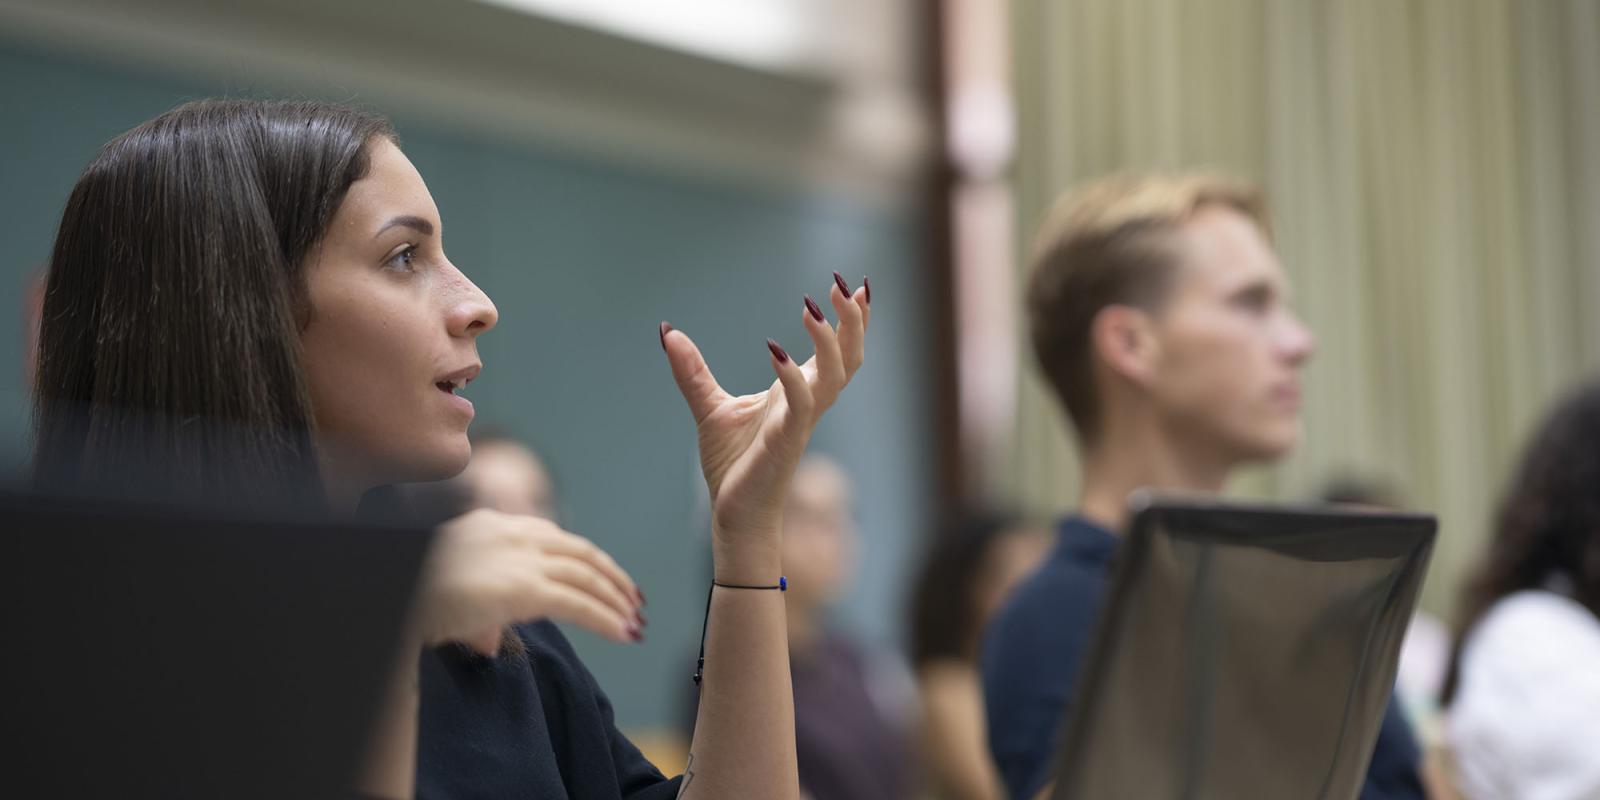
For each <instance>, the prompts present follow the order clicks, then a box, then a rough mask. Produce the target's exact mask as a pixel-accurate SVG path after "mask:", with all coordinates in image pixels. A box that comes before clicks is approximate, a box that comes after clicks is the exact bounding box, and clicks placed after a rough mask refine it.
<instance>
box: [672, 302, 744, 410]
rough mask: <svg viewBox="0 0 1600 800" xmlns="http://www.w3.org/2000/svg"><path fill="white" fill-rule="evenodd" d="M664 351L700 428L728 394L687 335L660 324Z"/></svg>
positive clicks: (673, 375)
mask: <svg viewBox="0 0 1600 800" xmlns="http://www.w3.org/2000/svg"><path fill="white" fill-rule="evenodd" d="M661 349H663V350H665V351H666V352H667V363H668V364H670V365H671V367H672V379H673V380H675V381H677V382H678V391H679V392H681V393H682V394H683V399H684V401H685V402H687V403H688V404H689V413H690V414H693V415H694V422H695V424H696V425H699V424H700V422H701V421H703V420H704V419H705V418H706V417H707V416H709V415H710V414H711V412H712V411H713V410H715V409H716V407H717V406H718V404H720V403H722V402H723V401H725V400H727V399H728V393H727V392H725V391H723V389H722V386H721V385H719V384H718V383H717V379H716V376H714V375H712V374H711V368H710V367H708V366H706V359H705V356H702V355H700V348H698V347H696V346H695V344H694V341H693V340H692V339H690V338H689V335H688V334H686V333H684V332H683V331H680V330H677V329H675V328H673V327H672V326H671V325H669V324H667V323H665V322H663V323H661Z"/></svg>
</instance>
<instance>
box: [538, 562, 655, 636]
mask: <svg viewBox="0 0 1600 800" xmlns="http://www.w3.org/2000/svg"><path fill="white" fill-rule="evenodd" d="M544 574H545V575H546V576H548V577H549V578H550V579H551V580H554V581H560V582H561V583H564V584H566V585H568V586H571V587H572V588H574V589H577V590H578V591H580V592H584V593H585V594H588V595H590V596H592V597H595V598H596V599H599V600H601V601H603V602H604V603H605V604H606V605H608V606H610V607H611V609H612V610H613V611H615V612H617V613H618V614H621V615H622V616H623V617H624V618H633V619H635V621H637V622H641V623H642V622H643V617H640V616H639V605H638V603H636V602H635V601H634V599H633V597H632V596H631V595H625V594H623V593H622V590H620V589H618V588H617V585H616V584H615V583H613V582H612V580H611V578H609V577H607V576H606V575H605V574H604V573H602V572H601V571H600V570H598V569H596V568H595V567H594V565H593V564H590V563H589V562H588V561H584V560H583V559H578V558H572V557H570V556H550V560H549V562H548V563H546V564H545V570H544Z"/></svg>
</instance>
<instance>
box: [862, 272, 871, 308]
mask: <svg viewBox="0 0 1600 800" xmlns="http://www.w3.org/2000/svg"><path fill="white" fill-rule="evenodd" d="M861 285H862V286H865V287H867V305H869V306H870V305H872V279H870V278H868V277H866V276H864V275H863V276H862V277H861Z"/></svg>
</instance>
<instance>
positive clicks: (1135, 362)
mask: <svg viewBox="0 0 1600 800" xmlns="http://www.w3.org/2000/svg"><path fill="white" fill-rule="evenodd" d="M1089 345H1090V347H1092V348H1094V356H1095V359H1096V360H1098V361H1100V362H1101V363H1102V364H1104V365H1105V367H1106V369H1109V370H1111V371H1112V372H1113V373H1115V374H1117V375H1121V376H1122V377H1123V378H1124V379H1126V380H1128V381H1130V382H1132V383H1134V384H1136V385H1139V386H1145V385H1148V384H1149V382H1150V380H1151V377H1152V376H1153V375H1155V371H1156V363H1157V360H1158V359H1159V357H1160V355H1161V344H1160V342H1159V340H1158V339H1157V338H1156V335H1155V324H1154V320H1152V319H1151V318H1150V314H1149V313H1148V312H1145V311H1143V310H1141V309H1138V308H1135V307H1133V306H1128V305H1109V306H1106V307H1105V308H1102V309H1100V313H1098V314H1095V315H1094V322H1093V323H1091V324H1090V326H1089Z"/></svg>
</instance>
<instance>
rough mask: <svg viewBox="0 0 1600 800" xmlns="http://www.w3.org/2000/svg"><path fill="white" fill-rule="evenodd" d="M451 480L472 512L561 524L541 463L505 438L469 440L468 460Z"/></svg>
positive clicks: (523, 446) (518, 443) (524, 447)
mask: <svg viewBox="0 0 1600 800" xmlns="http://www.w3.org/2000/svg"><path fill="white" fill-rule="evenodd" d="M454 480H455V481H456V482H457V483H459V484H460V485H461V487H462V489H463V490H464V491H465V493H466V495H467V498H468V502H470V503H471V504H472V507H473V508H492V509H494V510H495V511H499V512H502V513H505V514H523V515H526V516H529V517H538V518H540V519H548V520H551V521H553V522H560V521H561V515H560V513H559V512H558V501H557V499H556V489H555V483H554V481H553V480H552V479H551V476H550V470H549V469H548V468H547V467H546V466H545V463H544V459H542V458H540V457H539V454H538V453H535V452H534V451H533V448H532V447H529V446H528V445H526V444H523V443H522V442H521V441H518V440H517V439H513V438H512V437H510V436H507V435H505V434H502V433H488V434H484V435H481V436H474V437H472V460H471V461H468V462H467V468H466V469H464V470H462V471H461V474H460V475H457V476H456V477H455V479H454Z"/></svg>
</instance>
